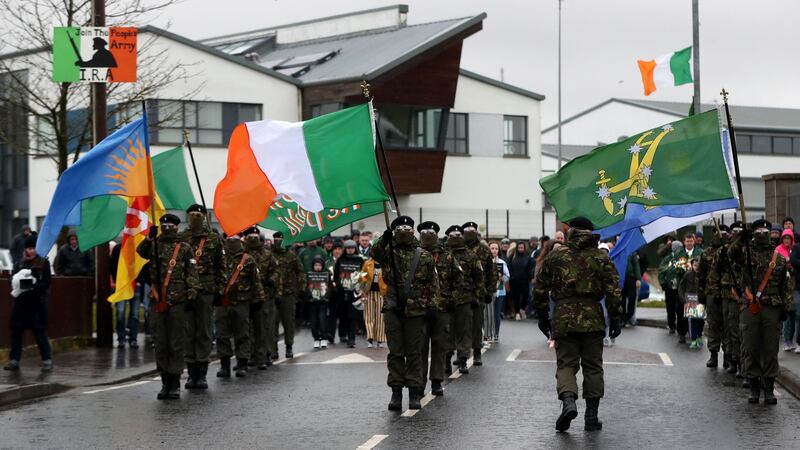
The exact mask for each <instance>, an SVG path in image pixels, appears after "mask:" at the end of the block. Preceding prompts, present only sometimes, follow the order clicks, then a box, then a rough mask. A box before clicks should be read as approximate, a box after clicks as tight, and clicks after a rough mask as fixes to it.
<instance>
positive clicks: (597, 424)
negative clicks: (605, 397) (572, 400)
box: [583, 398, 603, 431]
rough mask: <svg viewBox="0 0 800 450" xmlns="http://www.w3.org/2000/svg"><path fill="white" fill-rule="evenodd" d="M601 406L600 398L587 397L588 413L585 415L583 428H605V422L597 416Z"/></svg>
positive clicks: (593, 429)
mask: <svg viewBox="0 0 800 450" xmlns="http://www.w3.org/2000/svg"><path fill="white" fill-rule="evenodd" d="M599 408H600V399H599V398H587V399H586V413H584V416H583V429H584V430H586V431H599V430H602V429H603V422H601V421H600V419H598V418H597V410H598V409H599Z"/></svg>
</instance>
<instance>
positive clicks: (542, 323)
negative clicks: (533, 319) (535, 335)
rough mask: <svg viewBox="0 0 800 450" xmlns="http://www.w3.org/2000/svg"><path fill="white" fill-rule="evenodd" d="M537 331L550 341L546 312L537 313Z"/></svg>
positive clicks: (548, 316)
mask: <svg viewBox="0 0 800 450" xmlns="http://www.w3.org/2000/svg"><path fill="white" fill-rule="evenodd" d="M538 316H539V331H541V332H542V334H544V335H545V336H546V337H547V339H550V314H549V313H548V312H547V311H539V313H538Z"/></svg>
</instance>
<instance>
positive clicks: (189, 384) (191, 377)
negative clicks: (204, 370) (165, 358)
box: [183, 363, 197, 389]
mask: <svg viewBox="0 0 800 450" xmlns="http://www.w3.org/2000/svg"><path fill="white" fill-rule="evenodd" d="M186 373H187V375H188V377H187V378H186V384H185V385H184V386H183V387H184V389H197V363H186Z"/></svg>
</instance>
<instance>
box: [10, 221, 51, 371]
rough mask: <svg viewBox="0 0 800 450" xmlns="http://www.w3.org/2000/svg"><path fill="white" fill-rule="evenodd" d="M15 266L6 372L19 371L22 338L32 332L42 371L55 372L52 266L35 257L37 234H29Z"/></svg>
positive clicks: (12, 280)
mask: <svg viewBox="0 0 800 450" xmlns="http://www.w3.org/2000/svg"><path fill="white" fill-rule="evenodd" d="M20 258H21V259H20V260H19V261H18V262H17V263H15V264H14V275H13V276H12V278H11V286H12V291H11V296H12V297H14V305H13V306H12V307H11V352H10V353H9V361H8V364H6V365H5V367H3V368H4V369H5V370H10V371H18V370H19V362H20V360H21V359H22V336H23V334H24V333H25V330H27V329H30V330H32V331H33V336H34V337H35V338H36V345H37V346H38V347H39V355H40V356H41V358H42V372H49V371H51V370H53V357H52V354H51V349H50V341H49V340H48V339H47V333H46V329H47V294H48V290H49V289H50V263H49V262H47V260H46V259H44V258H42V257H41V256H39V255H37V254H36V235H35V234H29V235H27V236H26V237H25V240H24V242H23V243H22V255H21V256H20Z"/></svg>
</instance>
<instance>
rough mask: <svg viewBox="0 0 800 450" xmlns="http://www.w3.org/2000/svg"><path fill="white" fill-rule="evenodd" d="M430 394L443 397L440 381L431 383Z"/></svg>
mask: <svg viewBox="0 0 800 450" xmlns="http://www.w3.org/2000/svg"><path fill="white" fill-rule="evenodd" d="M431 394H433V395H444V389H442V382H441V381H440V380H433V381H431Z"/></svg>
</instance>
